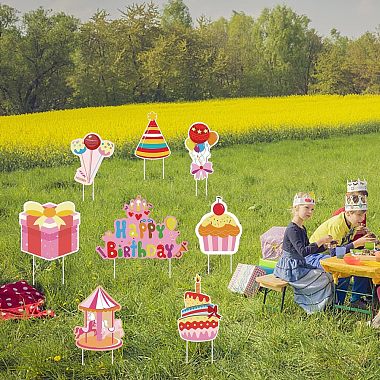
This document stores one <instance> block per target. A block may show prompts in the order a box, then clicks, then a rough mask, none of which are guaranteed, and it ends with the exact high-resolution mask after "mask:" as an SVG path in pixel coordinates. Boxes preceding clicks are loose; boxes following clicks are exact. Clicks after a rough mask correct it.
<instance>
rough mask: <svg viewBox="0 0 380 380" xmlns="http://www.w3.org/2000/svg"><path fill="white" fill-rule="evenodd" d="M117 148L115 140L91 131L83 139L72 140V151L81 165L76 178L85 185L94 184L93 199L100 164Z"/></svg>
mask: <svg viewBox="0 0 380 380" xmlns="http://www.w3.org/2000/svg"><path fill="white" fill-rule="evenodd" d="M114 149H115V145H114V143H113V142H111V141H108V140H102V139H101V138H100V136H99V135H98V134H96V133H89V134H88V135H86V136H85V137H84V138H82V139H76V140H73V141H72V142H71V151H72V152H73V153H74V154H75V155H76V156H78V157H79V159H80V163H81V167H80V168H78V169H77V171H76V173H75V176H74V180H75V181H76V182H79V183H81V184H82V185H83V200H84V185H86V186H89V185H92V199H93V200H94V180H95V176H96V173H97V172H98V170H99V168H100V165H101V163H102V161H103V159H104V158H105V157H111V156H112V154H113V152H114Z"/></svg>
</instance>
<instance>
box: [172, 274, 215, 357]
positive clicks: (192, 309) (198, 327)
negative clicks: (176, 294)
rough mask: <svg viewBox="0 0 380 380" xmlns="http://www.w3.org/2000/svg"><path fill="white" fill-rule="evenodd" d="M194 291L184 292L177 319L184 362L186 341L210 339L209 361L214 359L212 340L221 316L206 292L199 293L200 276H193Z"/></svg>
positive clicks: (187, 348) (187, 349)
mask: <svg viewBox="0 0 380 380" xmlns="http://www.w3.org/2000/svg"><path fill="white" fill-rule="evenodd" d="M194 280H195V292H185V294H184V300H185V308H184V309H182V310H181V318H179V319H178V332H179V335H180V337H181V338H182V339H183V340H185V341H186V363H188V357H189V355H188V351H189V347H188V342H207V341H211V363H212V362H213V360H214V344H213V341H214V339H215V338H216V336H217V335H218V331H219V321H220V319H221V318H222V317H221V315H220V314H219V312H218V305H215V304H213V303H211V298H210V296H208V295H207V294H204V293H201V277H200V276H199V275H197V276H196V277H195V279H194Z"/></svg>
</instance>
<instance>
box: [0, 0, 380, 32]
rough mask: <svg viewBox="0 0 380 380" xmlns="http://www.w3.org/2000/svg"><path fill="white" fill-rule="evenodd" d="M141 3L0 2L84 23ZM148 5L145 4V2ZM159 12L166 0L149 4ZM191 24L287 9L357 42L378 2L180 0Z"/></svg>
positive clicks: (377, 20)
mask: <svg viewBox="0 0 380 380" xmlns="http://www.w3.org/2000/svg"><path fill="white" fill-rule="evenodd" d="M143 2H144V1H142V0H131V1H129V0H107V1H105V0H50V1H49V0H1V3H2V4H7V5H9V6H11V7H13V8H16V9H17V10H19V11H20V12H21V13H25V12H27V11H30V10H33V9H36V8H38V7H39V6H42V7H44V8H47V9H52V10H53V11H54V12H58V11H63V12H65V13H67V14H71V15H74V16H76V17H78V18H80V19H81V20H82V21H87V20H88V19H89V18H90V17H91V16H92V15H93V14H94V13H95V12H96V10H97V9H106V10H107V12H108V13H109V14H110V16H111V18H118V17H120V12H119V11H118V10H119V9H121V10H125V7H126V6H127V5H130V4H133V3H137V4H140V3H143ZM145 2H148V0H145ZM153 2H154V3H155V4H157V5H158V6H159V8H160V10H162V8H163V5H164V4H165V3H167V0H153ZM184 2H185V4H186V5H187V6H188V8H189V10H190V14H191V16H192V18H193V20H195V19H196V18H197V17H199V16H201V15H205V16H207V17H208V18H210V19H211V20H217V19H218V18H220V17H225V18H230V17H231V15H232V12H233V11H234V10H235V11H239V12H240V11H242V12H244V13H245V14H247V15H250V16H253V17H254V18H256V17H258V16H259V15H260V13H261V11H262V10H263V8H266V7H267V8H272V7H274V6H276V5H287V6H289V7H291V8H292V9H293V10H294V11H295V12H296V13H297V14H304V15H306V16H307V17H308V18H309V19H310V20H311V23H310V26H311V27H312V28H314V29H316V31H317V32H318V33H319V34H320V35H322V36H327V35H329V34H330V30H331V29H333V28H335V29H337V30H338V31H339V32H340V33H341V34H342V35H344V36H348V37H351V38H357V37H359V36H361V35H362V34H363V33H365V32H367V31H370V32H374V31H375V30H376V27H378V26H379V25H380V0H282V1H278V0H184Z"/></svg>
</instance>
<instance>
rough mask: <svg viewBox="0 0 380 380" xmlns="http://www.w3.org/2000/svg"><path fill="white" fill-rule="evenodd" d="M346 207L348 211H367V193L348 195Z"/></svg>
mask: <svg viewBox="0 0 380 380" xmlns="http://www.w3.org/2000/svg"><path fill="white" fill-rule="evenodd" d="M355 191H356V190H355ZM359 191H360V190H359ZM344 209H345V210H346V211H366V210H367V197H366V196H365V195H346V204H345V206H344Z"/></svg>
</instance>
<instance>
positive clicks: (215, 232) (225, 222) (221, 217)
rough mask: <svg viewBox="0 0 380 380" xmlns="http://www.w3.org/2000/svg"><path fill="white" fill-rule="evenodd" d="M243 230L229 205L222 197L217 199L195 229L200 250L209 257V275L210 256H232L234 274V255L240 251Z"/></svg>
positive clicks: (208, 269) (208, 266) (208, 268)
mask: <svg viewBox="0 0 380 380" xmlns="http://www.w3.org/2000/svg"><path fill="white" fill-rule="evenodd" d="M242 230H243V229H242V226H241V224H240V223H239V220H238V219H237V217H236V216H235V215H234V214H232V213H230V212H228V211H227V204H226V203H224V202H223V201H222V198H221V197H219V196H218V197H216V201H215V202H214V203H213V204H212V206H211V212H210V213H208V214H205V215H204V216H203V217H202V219H201V220H200V222H199V223H198V224H197V226H196V227H195V233H196V235H197V237H198V239H199V245H200V250H201V252H203V253H204V254H206V255H207V273H210V255H230V272H231V273H232V255H233V254H235V253H236V252H237V251H238V249H239V244H240V236H241V233H242Z"/></svg>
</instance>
